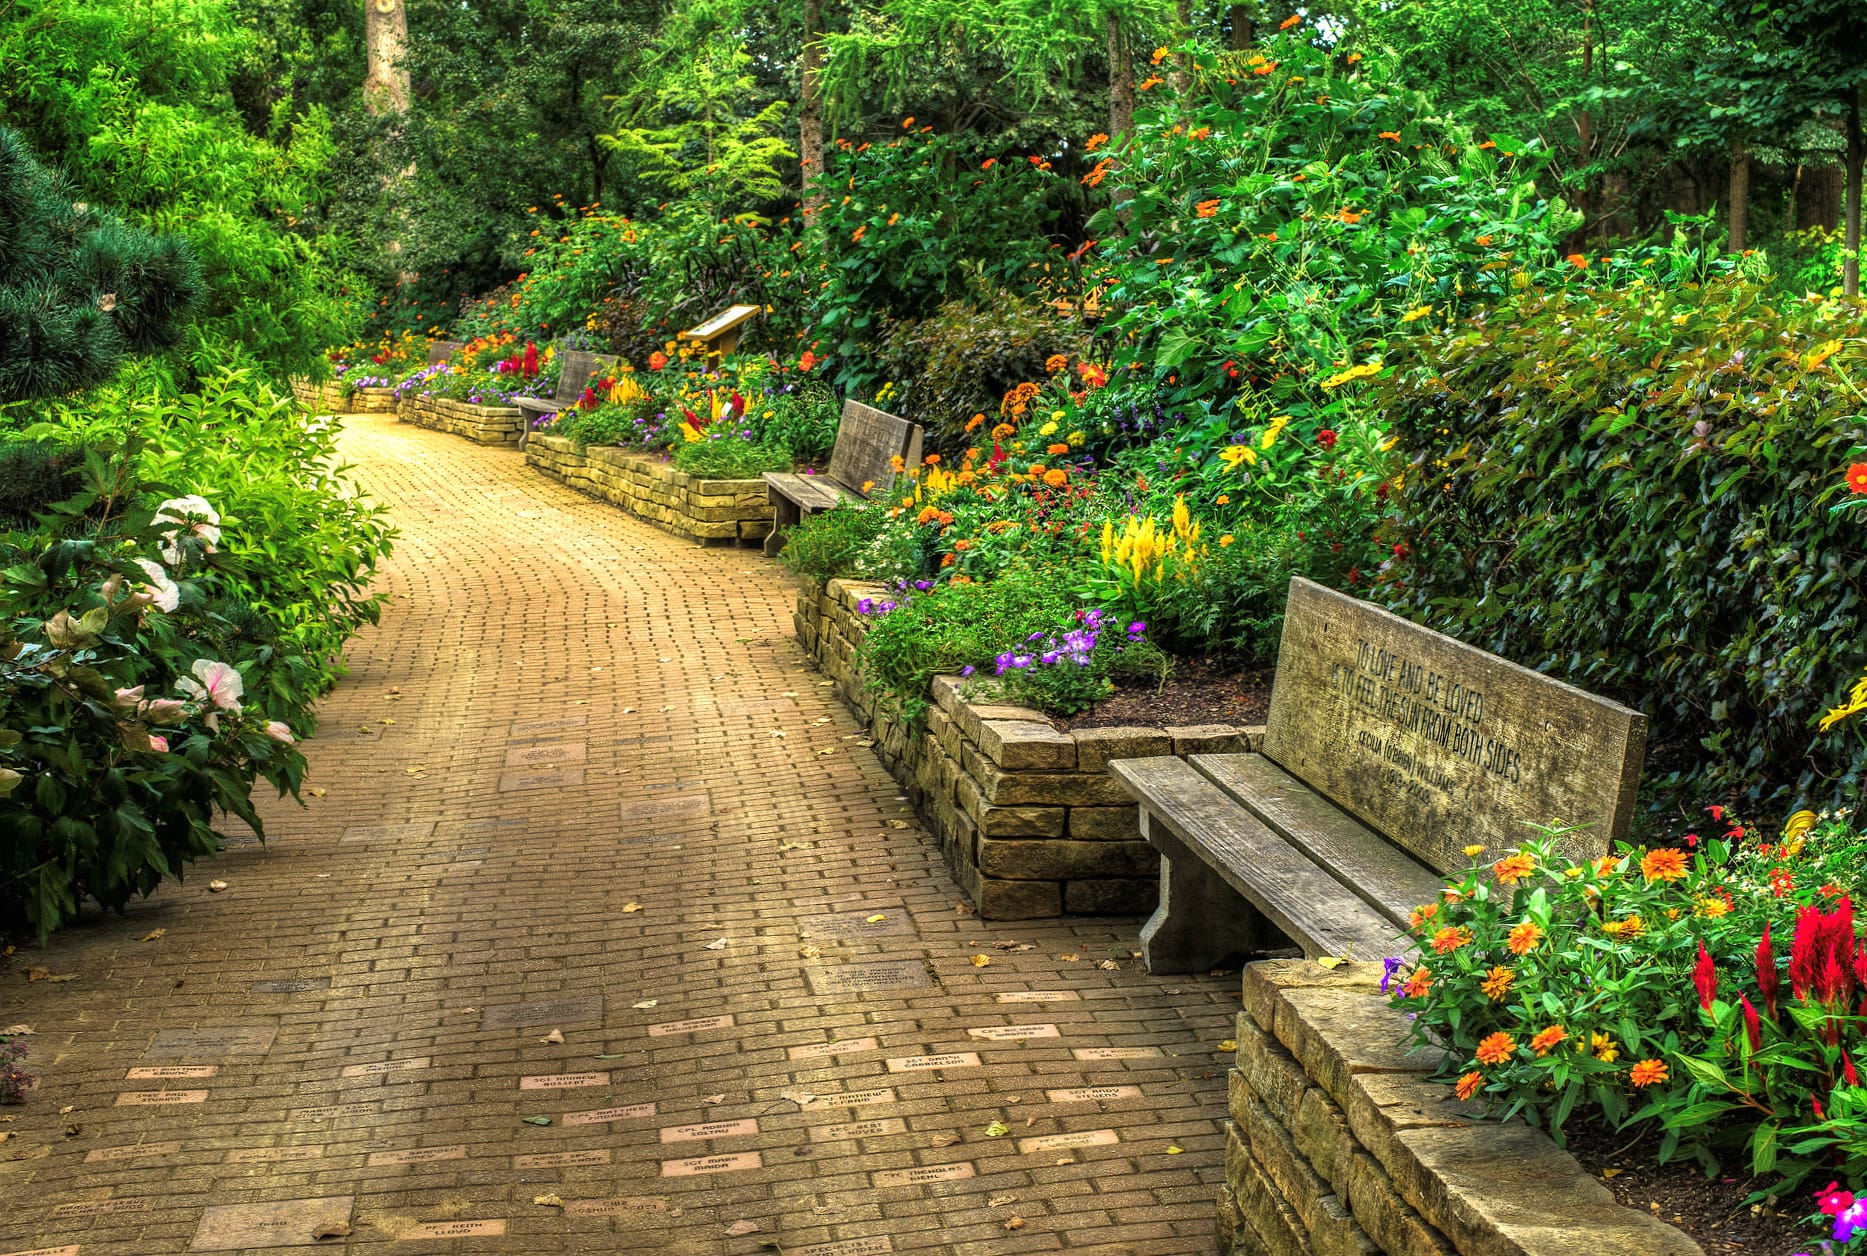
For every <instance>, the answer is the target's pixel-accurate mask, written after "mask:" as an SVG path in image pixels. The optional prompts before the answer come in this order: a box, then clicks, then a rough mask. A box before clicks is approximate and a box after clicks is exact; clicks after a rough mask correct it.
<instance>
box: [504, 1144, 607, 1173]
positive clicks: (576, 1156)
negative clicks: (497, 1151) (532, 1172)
mask: <svg viewBox="0 0 1867 1256" xmlns="http://www.w3.org/2000/svg"><path fill="white" fill-rule="evenodd" d="M608 1163H609V1148H607V1147H599V1148H597V1149H596V1150H594V1151H548V1152H542V1153H540V1154H538V1155H534V1156H514V1157H512V1167H513V1168H515V1169H558V1168H562V1167H564V1166H566V1165H573V1164H608Z"/></svg>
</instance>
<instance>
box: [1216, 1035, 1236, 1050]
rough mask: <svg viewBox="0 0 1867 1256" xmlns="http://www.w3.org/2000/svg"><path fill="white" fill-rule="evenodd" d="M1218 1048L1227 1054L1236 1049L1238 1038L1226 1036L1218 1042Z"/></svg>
mask: <svg viewBox="0 0 1867 1256" xmlns="http://www.w3.org/2000/svg"><path fill="white" fill-rule="evenodd" d="M1219 1050H1220V1051H1223V1052H1225V1053H1227V1054H1230V1053H1231V1052H1233V1051H1236V1050H1238V1039H1236V1038H1227V1039H1226V1040H1225V1041H1224V1042H1221V1043H1220V1044H1219Z"/></svg>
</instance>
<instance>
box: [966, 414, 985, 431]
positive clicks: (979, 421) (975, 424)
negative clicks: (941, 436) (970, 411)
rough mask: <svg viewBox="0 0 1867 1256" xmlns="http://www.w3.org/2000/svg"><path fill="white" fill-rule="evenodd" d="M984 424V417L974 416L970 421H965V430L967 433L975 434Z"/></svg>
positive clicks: (980, 415)
mask: <svg viewBox="0 0 1867 1256" xmlns="http://www.w3.org/2000/svg"><path fill="white" fill-rule="evenodd" d="M984 423H985V415H983V414H975V415H973V416H972V417H971V418H970V419H967V420H966V430H967V431H968V432H976V431H978V430H979V428H980V427H981V426H982V425H983V424H984Z"/></svg>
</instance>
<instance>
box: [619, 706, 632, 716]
mask: <svg viewBox="0 0 1867 1256" xmlns="http://www.w3.org/2000/svg"><path fill="white" fill-rule="evenodd" d="M622 713H623V714H624V715H634V714H635V708H634V707H624V708H622Z"/></svg>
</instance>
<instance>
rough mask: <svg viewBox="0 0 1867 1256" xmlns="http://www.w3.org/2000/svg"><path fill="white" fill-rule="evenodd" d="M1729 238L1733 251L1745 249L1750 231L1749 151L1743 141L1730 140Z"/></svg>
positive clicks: (1737, 251) (1729, 245)
mask: <svg viewBox="0 0 1867 1256" xmlns="http://www.w3.org/2000/svg"><path fill="white" fill-rule="evenodd" d="M1730 199H1731V239H1730V241H1729V242H1728V244H1727V247H1728V248H1729V249H1730V250H1731V252H1733V253H1742V252H1743V251H1744V249H1745V237H1746V236H1747V235H1748V234H1749V231H1750V153H1749V151H1747V150H1746V149H1745V148H1744V141H1742V140H1740V139H1736V138H1733V139H1732V140H1731V198H1730Z"/></svg>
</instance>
